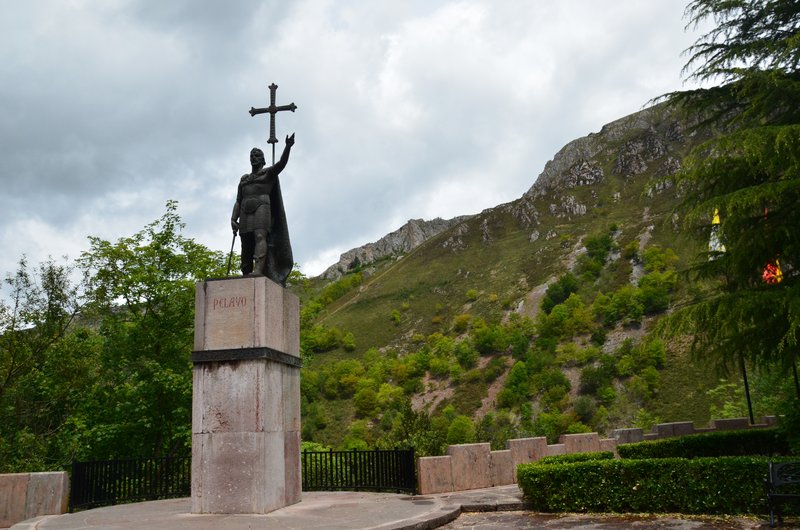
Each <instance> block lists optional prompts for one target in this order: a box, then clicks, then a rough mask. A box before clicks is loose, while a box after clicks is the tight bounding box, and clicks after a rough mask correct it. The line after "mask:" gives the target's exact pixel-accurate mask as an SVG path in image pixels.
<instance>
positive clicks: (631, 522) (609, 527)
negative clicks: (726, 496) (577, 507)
mask: <svg viewBox="0 0 800 530" xmlns="http://www.w3.org/2000/svg"><path fill="white" fill-rule="evenodd" d="M439 528H440V529H442V530H566V529H571V530H624V529H640V530H756V529H759V530H760V529H767V528H769V524H768V523H766V522H765V521H764V520H757V519H748V518H731V519H718V518H686V517H683V516H681V517H677V516H675V517H668V516H662V517H653V516H624V517H619V516H611V515H583V514H581V515H575V514H569V515H546V514H535V513H531V512H525V511H509V512H477V513H462V514H461V515H460V516H459V517H458V519H456V520H455V521H452V522H450V523H447V524H445V525H443V526H440V527H439ZM782 528H784V529H792V528H794V529H796V528H798V527H797V526H793V525H787V526H784V527H782Z"/></svg>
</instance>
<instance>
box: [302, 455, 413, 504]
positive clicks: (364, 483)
mask: <svg viewBox="0 0 800 530" xmlns="http://www.w3.org/2000/svg"><path fill="white" fill-rule="evenodd" d="M301 466H302V470H303V491H332V490H354V491H396V492H398V493H400V492H408V493H411V494H414V493H416V491H417V476H416V466H415V465H414V450H413V449H409V450H389V451H383V450H379V449H375V450H374V451H358V450H355V449H353V450H352V451H334V450H332V449H331V450H330V451H318V452H317V451H313V452H312V451H303V454H302V462H301Z"/></svg>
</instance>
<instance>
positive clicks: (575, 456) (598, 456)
mask: <svg viewBox="0 0 800 530" xmlns="http://www.w3.org/2000/svg"><path fill="white" fill-rule="evenodd" d="M613 459H614V453H612V452H611V451H599V452H595V453H570V454H568V455H555V456H545V457H542V458H540V459H539V460H537V461H536V463H537V464H574V463H575V462H589V461H595V460H613Z"/></svg>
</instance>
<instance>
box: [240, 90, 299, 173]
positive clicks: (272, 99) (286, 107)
mask: <svg viewBox="0 0 800 530" xmlns="http://www.w3.org/2000/svg"><path fill="white" fill-rule="evenodd" d="M277 90H278V85H276V84H275V83H272V84H271V85H270V86H269V107H264V108H261V109H257V108H255V107H250V116H255V115H256V114H264V113H269V140H267V143H268V144H272V163H273V164H274V163H275V144H276V143H278V139H277V138H276V137H275V114H276V113H278V112H280V111H282V110H291V111H292V112H294V111H295V109H296V108H297V105H295V104H294V103H289V104H288V105H275V91H277Z"/></svg>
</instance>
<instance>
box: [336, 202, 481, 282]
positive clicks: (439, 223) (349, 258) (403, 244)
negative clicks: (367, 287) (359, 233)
mask: <svg viewBox="0 0 800 530" xmlns="http://www.w3.org/2000/svg"><path fill="white" fill-rule="evenodd" d="M468 217H469V216H460V217H455V218H453V219H442V218H440V217H437V218H436V219H433V220H431V221H425V220H423V219H409V221H408V222H407V223H406V224H404V225H403V226H401V227H400V228H398V229H397V230H395V231H394V232H391V233H389V234H387V235H385V236H383V237H382V238H380V239H379V240H378V241H375V242H374V243H367V244H366V245H364V246H361V247H357V248H353V249H350V250H348V251H347V252H345V253H344V254H342V255H341V256H340V257H339V261H338V262H337V263H334V264H333V265H331V266H330V267H328V268H327V269H326V270H325V272H323V273H322V274H321V275H320V276H321V277H322V278H324V279H326V280H336V279H338V278H340V277H341V276H342V275H343V274H344V273H346V272H347V271H349V270H352V269H355V268H356V267H363V266H367V265H369V264H371V263H374V262H376V261H378V260H381V259H383V258H387V257H394V256H401V255H403V254H406V253H408V252H410V251H412V250H414V249H415V248H416V247H418V246H419V245H421V244H422V243H424V242H425V241H426V240H428V239H430V238H431V237H433V236H435V235H437V234H439V233H441V232H442V231H444V230H447V229H448V228H450V227H451V226H454V225H456V224H458V223H459V222H461V221H463V220H464V219H467V218H468Z"/></svg>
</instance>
